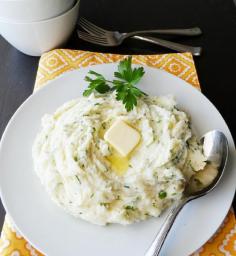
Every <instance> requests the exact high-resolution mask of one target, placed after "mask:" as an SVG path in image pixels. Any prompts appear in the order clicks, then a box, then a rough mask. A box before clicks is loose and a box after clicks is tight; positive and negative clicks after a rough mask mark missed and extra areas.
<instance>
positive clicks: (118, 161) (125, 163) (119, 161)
mask: <svg viewBox="0 0 236 256" xmlns="http://www.w3.org/2000/svg"><path fill="white" fill-rule="evenodd" d="M107 159H108V160H109V162H110V163H111V168H112V170H113V171H114V172H115V173H116V174H117V175H119V176H122V175H123V174H125V172H126V171H127V170H128V168H129V158H128V157H123V156H121V155H120V154H118V153H117V152H115V150H113V152H112V154H111V155H110V156H108V157H107Z"/></svg>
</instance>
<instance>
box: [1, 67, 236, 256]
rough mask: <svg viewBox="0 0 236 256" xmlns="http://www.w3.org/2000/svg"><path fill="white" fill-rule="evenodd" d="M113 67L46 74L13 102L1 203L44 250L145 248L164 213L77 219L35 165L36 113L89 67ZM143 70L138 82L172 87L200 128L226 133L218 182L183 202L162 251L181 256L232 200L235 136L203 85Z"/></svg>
mask: <svg viewBox="0 0 236 256" xmlns="http://www.w3.org/2000/svg"><path fill="white" fill-rule="evenodd" d="M116 67H117V65H116V64H105V65H97V66H92V67H89V68H84V69H81V70H79V71H73V72H70V73H67V74H65V75H63V76H62V77H60V78H58V79H56V80H54V81H52V82H50V85H48V86H46V87H44V88H43V89H41V90H39V91H38V92H36V93H35V94H34V95H32V96H31V97H29V98H28V100H27V101H26V102H25V103H24V104H23V105H22V106H21V107H20V108H19V109H18V111H17V112H16V113H15V115H14V116H13V118H12V119H11V121H10V122H9V124H8V126H7V128H6V131H5V133H4V136H3V138H2V142H1V148H0V170H1V171H0V188H1V197H2V200H3V203H4V206H5V208H6V210H7V212H8V213H9V214H10V216H11V217H12V218H13V220H14V222H15V224H16V226H17V228H18V229H19V231H20V232H21V233H22V234H23V235H24V237H25V238H26V239H27V240H28V241H30V242H31V243H32V244H33V245H34V246H35V247H36V248H38V249H39V250H40V251H42V252H43V253H44V254H46V255H48V256H67V255H81V256H92V255H99V256H100V255H102V256H111V255H112V256H120V255H124V256H130V255H135V256H143V255H144V253H145V251H146V249H147V248H148V246H149V245H150V243H151V241H152V240H153V238H154V236H155V234H156V233H157V231H158V229H159V227H160V225H161V224H162V223H163V221H164V217H165V216H164V215H162V217H160V218H156V219H150V220H148V221H144V222H141V223H137V224H134V225H130V226H126V227H123V226H119V225H110V226H107V227H99V226H96V225H92V224H89V223H87V222H85V221H82V220H79V219H75V218H73V217H71V216H69V215H67V214H66V213H65V212H64V211H63V210H61V209H60V208H58V207H57V206H56V205H55V204H54V203H52V202H51V200H50V198H49V197H48V195H47V194H46V192H45V191H44V188H43V187H42V186H41V184H40V182H39V179H38V178H37V177H36V175H35V173H34V171H33V165H32V158H31V147H32V142H33V140H34V138H35V135H36V133H37V132H38V131H39V129H40V119H41V117H42V115H43V114H45V113H53V112H54V111H55V109H56V108H57V107H59V106H60V105H61V104H63V103H64V102H65V101H68V100H70V99H73V98H76V97H77V96H80V95H81V94H82V92H83V90H84V89H85V87H86V86H87V85H86V83H85V82H84V77H85V75H86V74H87V72H88V70H90V69H93V70H95V71H97V72H100V73H103V74H104V75H105V76H107V77H109V78H111V77H112V74H113V72H114V70H115V69H116ZM145 70H146V74H145V76H144V78H143V79H142V81H141V83H140V84H139V87H141V89H143V90H144V91H146V92H147V93H148V94H153V95H165V94H173V95H175V96H176V98H177V101H178V102H179V107H180V108H182V109H184V110H186V111H187V112H188V113H190V114H191V116H192V122H193V125H194V127H195V128H196V131H197V133H198V134H199V136H200V135H201V134H203V133H205V132H207V131H209V130H211V129H219V130H221V131H223V132H224V133H225V134H226V136H227V138H228V141H229V146H230V156H229V163H228V166H227V169H226V173H225V175H224V177H223V180H222V182H221V183H220V184H219V186H218V187H217V188H216V189H215V190H214V191H213V192H212V193H210V194H209V195H207V196H205V197H202V198H200V199H197V200H195V201H192V202H190V203H189V204H188V205H186V206H185V208H184V209H183V210H182V211H181V213H180V215H179V216H178V218H177V220H176V222H175V224H174V226H173V228H172V231H171V233H170V235H169V236H168V239H167V241H166V243H165V245H164V247H163V250H162V254H161V255H163V256H173V255H175V256H187V255H189V254H191V253H192V252H194V251H195V250H196V249H198V248H199V247H200V246H201V245H203V244H204V243H205V242H206V241H207V240H208V239H209V238H210V237H211V236H212V235H213V234H214V232H215V231H216V229H217V228H218V227H219V225H220V224H221V223H222V221H223V220H224V218H225V216H226V214H227V212H228V210H229V208H230V205H231V203H232V199H233V196H234V191H235V180H236V172H235V169H236V168H235V167H236V163H235V156H234V143H233V139H232V136H231V134H230V131H229V129H228V127H227V125H226V124H225V121H224V120H223V118H222V117H221V115H220V114H219V112H218V111H217V110H216V108H215V107H214V106H213V105H212V104H211V103H210V102H209V100H208V99H207V98H206V97H205V96H204V95H203V94H202V93H201V92H199V91H197V90H196V89H194V88H193V87H192V86H190V85H189V84H187V83H186V82H184V81H182V80H181V79H179V78H177V77H175V76H172V75H170V74H168V73H166V72H164V71H161V70H158V69H153V68H148V67H145ZM225 100H226V99H225Z"/></svg>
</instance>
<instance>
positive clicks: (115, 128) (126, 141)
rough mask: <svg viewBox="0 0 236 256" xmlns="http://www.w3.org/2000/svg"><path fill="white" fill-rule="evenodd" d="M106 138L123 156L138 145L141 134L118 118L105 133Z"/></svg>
mask: <svg viewBox="0 0 236 256" xmlns="http://www.w3.org/2000/svg"><path fill="white" fill-rule="evenodd" d="M104 139H105V140H106V141H107V142H108V143H110V144H111V145H112V146H113V147H114V148H115V149H116V150H117V151H118V152H119V153H120V154H121V155H122V156H127V155H128V154H129V153H130V152H131V151H132V150H133V149H134V148H135V146H137V144H138V143H139V140H140V134H139V132H138V131H136V130H135V129H134V128H132V127H131V126H129V125H128V124H127V123H125V122H124V121H122V120H117V121H116V122H115V123H114V124H113V125H112V126H111V127H110V128H109V129H108V130H107V131H106V133H105V135H104Z"/></svg>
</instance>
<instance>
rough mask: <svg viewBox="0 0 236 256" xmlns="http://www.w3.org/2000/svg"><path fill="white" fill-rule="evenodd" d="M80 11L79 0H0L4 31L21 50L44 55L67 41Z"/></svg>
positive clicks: (10, 41)
mask: <svg viewBox="0 0 236 256" xmlns="http://www.w3.org/2000/svg"><path fill="white" fill-rule="evenodd" d="M78 11H79V0H0V34H1V35H2V36H3V37H4V38H5V39H6V40H7V41H8V42H9V43H10V44H12V45H13V46H14V47H15V48H17V49H18V50H19V51H21V52H23V53H25V54H28V55H31V56H40V55H42V53H44V52H47V51H49V50H52V49H55V48H57V47H60V46H61V45H63V43H65V42H66V40H67V39H68V38H69V37H70V35H71V33H72V32H73V29H74V27H75V25H76V21H77V18H78Z"/></svg>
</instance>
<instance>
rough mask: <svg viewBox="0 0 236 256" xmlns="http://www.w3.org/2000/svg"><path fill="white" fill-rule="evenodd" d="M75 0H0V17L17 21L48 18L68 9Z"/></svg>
mask: <svg viewBox="0 0 236 256" xmlns="http://www.w3.org/2000/svg"><path fill="white" fill-rule="evenodd" d="M74 3H75V0H0V19H6V20H14V21H19V22H30V21H40V20H44V19H50V18H53V17H56V16H58V15H61V14H62V13H64V12H66V11H68V10H69V9H70V8H71V7H72V6H73V4H74Z"/></svg>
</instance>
